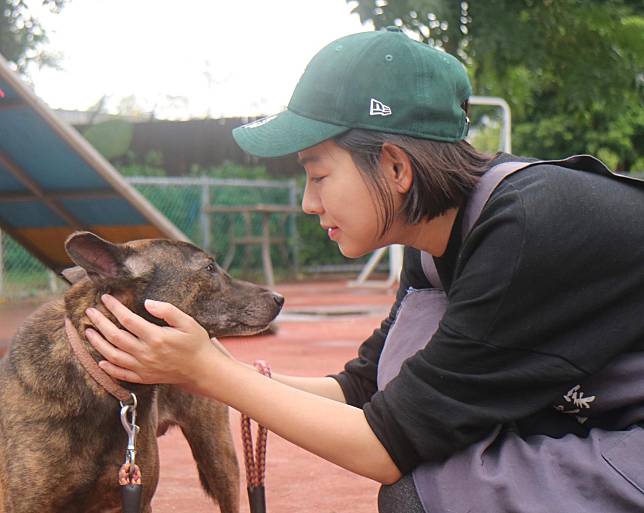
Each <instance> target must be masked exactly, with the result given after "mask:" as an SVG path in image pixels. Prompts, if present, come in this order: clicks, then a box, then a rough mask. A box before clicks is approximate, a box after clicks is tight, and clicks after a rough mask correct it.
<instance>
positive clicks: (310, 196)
mask: <svg viewBox="0 0 644 513" xmlns="http://www.w3.org/2000/svg"><path fill="white" fill-rule="evenodd" d="M302 211H303V212H304V213H305V214H318V215H319V214H320V213H321V212H322V207H321V204H320V198H319V197H318V195H317V194H316V193H315V192H313V191H312V190H311V188H310V187H309V185H308V183H307V184H306V185H305V186H304V194H303V196H302Z"/></svg>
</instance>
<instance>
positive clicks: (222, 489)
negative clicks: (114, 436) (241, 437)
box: [159, 386, 239, 513]
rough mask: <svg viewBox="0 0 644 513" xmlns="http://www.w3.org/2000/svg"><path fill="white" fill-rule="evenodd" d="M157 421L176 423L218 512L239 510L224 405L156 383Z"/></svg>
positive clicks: (236, 475) (236, 468)
mask: <svg viewBox="0 0 644 513" xmlns="http://www.w3.org/2000/svg"><path fill="white" fill-rule="evenodd" d="M159 424H160V426H164V425H167V424H176V425H178V426H179V427H180V428H181V431H182V432H183V435H184V436H185V437H186V440H187V441H188V444H189V445H190V449H191V450H192V456H193V457H194V459H195V462H196V463H197V470H198V471H199V480H200V481H201V485H202V486H203V488H204V490H205V491H206V493H207V494H208V495H209V496H210V497H212V498H213V499H215V500H216V501H217V502H218V503H219V508H220V510H221V513H237V512H238V511H239V464H238V462H237V454H236V453H235V446H234V444H233V439H232V434H231V432H230V424H229V419H228V407H227V406H225V405H223V404H222V403H219V402H217V401H215V400H213V399H209V398H206V397H202V396H195V395H192V394H189V393H187V392H184V391H183V390H180V389H179V388H176V387H172V386H161V387H159Z"/></svg>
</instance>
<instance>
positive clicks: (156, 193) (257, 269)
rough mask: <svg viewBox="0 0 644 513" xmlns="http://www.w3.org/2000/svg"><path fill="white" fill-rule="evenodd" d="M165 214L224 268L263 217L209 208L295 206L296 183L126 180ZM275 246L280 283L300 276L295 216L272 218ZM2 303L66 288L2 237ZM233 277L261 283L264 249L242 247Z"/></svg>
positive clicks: (254, 234) (257, 232)
mask: <svg viewBox="0 0 644 513" xmlns="http://www.w3.org/2000/svg"><path fill="white" fill-rule="evenodd" d="M125 179H126V181H128V182H129V183H130V184H131V185H132V186H133V187H134V188H135V189H137V190H138V191H139V192H140V193H141V194H142V195H143V196H144V197H145V198H146V199H147V200H148V201H150V203H152V204H153V205H154V206H155V207H156V208H157V209H158V210H159V211H160V212H161V213H162V214H164V215H165V216H166V217H167V218H168V219H170V220H171V221H172V222H173V223H174V224H175V225H176V226H177V227H178V228H179V229H180V230H181V231H183V232H184V233H185V234H186V236H187V237H188V238H189V239H190V240H191V241H193V242H194V243H195V244H197V245H198V246H200V247H202V248H204V249H206V250H207V251H208V252H210V253H211V254H213V255H215V257H216V258H217V259H218V260H219V261H220V262H222V261H223V259H224V257H225V256H226V255H227V252H228V249H229V247H230V242H231V239H233V238H234V239H236V240H243V239H244V238H249V237H259V235H260V234H261V230H262V217H261V215H259V214H256V213H252V212H250V213H248V214H243V213H207V212H206V210H207V208H208V207H213V206H217V207H226V206H235V207H238V206H244V205H247V206H251V205H258V204H267V205H282V206H296V205H297V204H298V201H299V200H298V197H299V195H298V189H297V186H296V183H295V181H294V180H288V181H272V180H270V181H269V180H241V179H224V178H208V177H196V178H189V177H176V178H175V177H127V178H125ZM269 229H270V233H271V238H273V239H275V240H283V241H284V242H282V243H281V244H272V245H271V254H272V257H273V265H274V269H275V273H276V276H277V277H278V279H281V278H283V277H285V276H287V275H289V276H290V275H293V274H294V273H296V272H297V270H298V260H297V247H298V237H297V224H296V222H295V215H286V214H271V215H270V219H269ZM0 237H1V238H0V298H11V299H16V298H24V297H31V296H37V295H46V294H50V293H56V292H58V291H59V290H61V288H62V286H63V283H62V282H61V280H60V279H59V278H58V277H57V276H56V275H55V274H54V273H52V272H51V271H49V270H48V269H47V268H46V267H45V266H44V265H43V264H41V263H40V262H39V261H38V260H37V259H36V258H34V257H33V256H31V255H30V254H29V252H27V250H25V249H24V248H23V247H22V246H21V245H20V244H18V243H17V242H16V241H15V240H13V239H12V238H11V237H10V236H9V235H8V234H6V233H3V234H2V235H1V236H0ZM229 268H230V270H231V271H232V272H233V274H236V275H239V276H244V277H245V278H247V279H258V280H259V281H261V274H260V273H261V269H262V261H261V248H260V246H259V245H258V244H241V245H240V247H239V250H238V251H236V252H235V254H234V255H233V256H232V261H231V262H230V266H229Z"/></svg>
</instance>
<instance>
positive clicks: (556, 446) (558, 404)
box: [87, 29, 644, 513]
mask: <svg viewBox="0 0 644 513" xmlns="http://www.w3.org/2000/svg"><path fill="white" fill-rule="evenodd" d="M470 94H471V88H470V84H469V81H468V79H467V74H466V72H465V70H464V68H463V66H462V65H461V64H460V63H459V62H458V61H457V60H456V59H454V58H453V57H451V56H449V55H447V54H445V53H443V52H440V51H437V50H435V49H432V48H430V47H428V46H426V45H424V44H421V43H418V42H415V41H413V40H411V39H409V38H408V37H406V36H405V35H404V34H403V33H401V32H400V31H399V30H398V29H388V30H385V31H379V32H366V33H361V34H355V35H351V36H347V37H345V38H342V39H339V40H337V41H334V42H333V43H331V44H330V45H328V46H327V47H325V48H323V49H322V50H321V51H320V52H319V53H318V54H317V55H316V56H315V57H314V58H313V60H312V61H311V62H310V63H309V65H308V67H307V68H306V70H305V72H304V74H303V76H302V78H301V79H300V82H299V83H298V85H297V87H296V89H295V91H294V93H293V96H292V98H291V101H290V103H289V107H288V109H287V110H286V111H284V112H282V113H280V114H278V115H275V116H271V117H269V118H265V119H262V120H260V121H257V122H254V123H251V124H249V125H245V126H243V127H240V128H238V129H236V130H235V132H234V135H235V138H236V140H237V142H238V143H239V144H240V145H241V146H242V148H244V149H245V150H246V151H248V152H250V153H253V154H255V155H259V156H269V157H270V156H279V155H285V154H291V153H297V154H298V158H299V160H300V162H301V163H302V165H303V167H304V169H305V171H306V178H307V181H306V189H305V192H304V198H303V201H302V208H303V210H304V212H306V213H308V214H312V215H317V216H318V217H319V220H320V225H321V227H322V229H324V230H326V231H327V232H328V234H329V237H330V238H331V239H332V240H333V241H335V242H336V243H337V245H338V248H339V249H340V251H341V252H342V253H343V254H344V255H346V256H348V257H359V256H361V255H364V254H367V253H369V252H371V251H373V250H375V249H376V248H379V247H383V246H386V245H389V244H404V245H405V246H406V250H405V257H404V266H403V271H402V274H401V280H400V281H401V283H400V288H399V291H398V294H397V298H396V302H395V304H394V305H393V307H392V309H391V313H390V315H389V317H388V318H387V319H385V320H384V321H383V323H382V325H381V326H380V328H379V329H377V330H376V331H374V333H373V335H372V336H371V337H370V338H369V339H367V340H366V341H365V342H364V343H363V344H362V346H361V347H360V350H359V355H358V357H357V358H356V359H354V360H352V361H350V362H348V363H347V365H346V367H345V369H344V371H343V372H341V373H339V374H337V375H335V376H332V377H320V378H301V377H293V376H279V375H278V376H274V379H272V380H271V379H267V378H265V377H263V376H262V375H260V374H258V373H257V372H256V371H255V370H254V369H253V368H251V367H249V366H248V365H245V364H243V363H240V362H238V361H235V360H234V358H232V357H231V356H230V355H226V354H225V350H224V351H220V350H217V349H216V348H215V347H214V346H213V344H212V343H211V341H210V340H209V338H208V335H207V334H206V332H205V330H204V329H203V328H201V327H200V326H199V325H198V324H197V323H196V322H195V321H194V320H193V319H192V318H190V317H189V316H187V315H186V314H184V313H182V312H181V311H179V310H178V309H177V308H175V307H173V306H172V305H170V304H168V303H160V302H155V301H152V300H150V301H148V302H147V303H146V308H147V309H148V311H149V312H150V313H151V314H152V315H154V316H156V317H159V318H161V319H163V320H165V322H166V323H167V324H168V327H158V326H156V325H153V324H151V323H149V322H147V321H145V320H144V319H142V318H140V317H138V316H136V315H135V314H133V313H132V312H130V311H129V310H127V309H126V308H125V307H123V306H122V305H121V304H120V303H119V302H118V301H116V300H115V299H114V298H112V297H110V296H107V295H106V296H105V297H104V299H103V301H104V303H105V306H106V307H107V308H108V309H109V310H110V311H111V312H112V313H113V314H114V315H115V317H116V318H117V319H118V320H119V321H120V323H121V324H122V325H123V326H125V327H126V328H127V330H128V331H124V330H121V329H119V328H117V327H116V326H115V325H114V324H113V323H112V322H110V321H109V320H108V319H107V318H106V317H105V316H104V315H102V314H101V313H100V312H97V311H95V310H92V311H88V315H89V317H90V319H91V320H92V322H93V323H94V325H95V326H96V328H97V330H98V331H95V330H88V332H87V337H88V339H89V340H90V342H91V343H92V344H93V345H94V347H95V348H96V349H97V350H99V351H100V352H101V353H102V354H103V355H104V357H105V358H106V361H103V362H101V367H102V368H103V369H105V370H106V371H107V372H108V373H109V374H111V375H112V376H113V377H114V378H117V379H121V380H126V381H131V382H144V383H175V384H178V385H181V386H183V387H185V388H188V389H190V390H193V391H194V392H197V393H201V394H204V395H209V396H212V397H214V398H216V399H218V400H220V401H222V402H225V403H227V404H229V405H230V406H232V407H233V408H235V409H238V410H240V411H242V412H244V413H246V414H248V415H250V416H251V417H253V418H254V419H256V420H257V421H258V422H260V423H261V424H263V425H265V426H267V427H268V428H269V429H270V430H271V431H274V432H275V433H277V434H279V435H280V436H282V437H284V438H286V439H288V440H290V441H292V442H293V443H295V444H297V445H299V446H301V447H303V448H305V449H307V450H309V451H311V452H314V453H315V454H318V455H319V456H321V457H323V458H325V459H327V460H329V461H331V462H333V463H336V464H338V465H341V466H342V467H344V468H347V469H349V470H351V471H353V472H356V473H358V474H361V475H364V476H367V477H370V478H372V479H375V480H377V481H379V482H381V483H383V485H385V486H383V487H382V488H381V493H380V497H379V509H380V511H381V512H392V511H406V512H413V511H418V512H423V511H426V512H428V513H440V512H443V511H451V512H463V513H464V512H466V511H468V512H482V513H483V512H484V513H489V512H492V511H494V512H499V513H500V512H507V513H510V512H511V513H523V512H525V513H527V512H544V513H546V512H547V513H553V512H558V511H560V512H565V513H575V512H579V513H581V512H588V511H597V512H599V511H601V512H607V511H620V512H622V511H623V512H626V511H636V510H642V508H644V478H643V477H642V476H644V463H642V461H644V460H642V458H641V454H644V427H643V426H644V378H643V377H642V376H644V315H642V311H643V309H644V230H643V229H642V228H641V226H640V224H639V223H641V220H642V219H644V186H643V185H642V183H640V182H637V181H635V180H628V179H626V178H624V177H618V176H616V175H612V174H611V173H610V172H609V171H608V170H606V169H605V168H604V167H603V165H602V164H601V163H600V162H599V161H596V160H594V159H592V158H591V157H576V158H572V159H568V160H565V161H559V162H556V163H553V162H551V163H537V162H534V161H532V160H530V159H517V158H516V157H513V156H510V155H505V154H500V155H496V156H489V155H485V154H482V153H480V152H478V151H477V150H475V149H474V148H472V147H471V146H470V145H469V144H468V143H467V142H465V140H464V139H465V136H466V135H467V130H468V125H469V120H468V118H467V99H468V97H469V95H470ZM151 299H153V298H151ZM99 331H100V333H99ZM220 349H221V348H220Z"/></svg>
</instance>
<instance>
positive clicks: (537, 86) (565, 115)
mask: <svg viewBox="0 0 644 513" xmlns="http://www.w3.org/2000/svg"><path fill="white" fill-rule="evenodd" d="M348 1H349V0H348ZM355 11H356V12H358V13H359V15H360V17H361V20H362V21H367V20H371V21H372V22H373V23H374V25H375V27H376V28H381V27H384V26H386V25H390V24H398V25H401V26H403V27H405V28H406V29H407V30H409V31H410V32H413V33H415V34H416V35H417V37H418V38H419V39H421V40H424V41H426V42H428V43H429V44H432V45H434V46H437V47H442V48H445V49H446V50H448V51H449V52H451V53H454V54H456V55H458V56H459V57H460V58H461V59H462V60H463V61H464V62H465V63H466V64H467V65H468V67H469V69H470V71H471V78H472V82H473V87H474V91H475V94H478V95H486V96H487V95H489V96H500V97H502V98H505V99H506V100H507V101H508V103H509V104H510V106H511V108H512V113H513V127H514V132H513V150H514V152H515V153H518V154H526V155H534V156H537V157H540V158H547V157H561V156H565V155H568V154H571V153H575V152H582V153H589V152H595V153H602V154H603V155H605V156H609V160H611V161H613V162H615V163H616V166H617V167H618V168H619V169H621V170H629V169H632V168H633V166H634V164H635V162H638V161H639V159H640V158H641V156H642V148H643V147H644V140H643V139H644V130H643V124H642V119H641V117H642V114H641V112H642V111H643V109H642V107H644V37H642V34H643V33H644V4H643V3H641V2H635V1H629V0H587V1H583V2H582V1H580V0H489V1H486V2H449V1H447V0H442V1H441V0H401V1H399V2H393V1H392V2H388V3H387V2H383V1H381V0H358V5H357V7H356V8H355Z"/></svg>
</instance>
